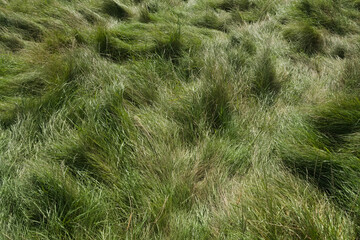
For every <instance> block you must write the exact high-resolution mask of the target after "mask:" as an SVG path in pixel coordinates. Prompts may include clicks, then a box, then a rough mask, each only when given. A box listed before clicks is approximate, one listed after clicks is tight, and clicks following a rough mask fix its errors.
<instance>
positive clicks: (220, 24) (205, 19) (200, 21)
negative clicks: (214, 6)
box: [194, 11, 226, 31]
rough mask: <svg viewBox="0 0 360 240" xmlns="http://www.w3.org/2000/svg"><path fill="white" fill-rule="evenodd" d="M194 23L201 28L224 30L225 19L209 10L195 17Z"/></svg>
mask: <svg viewBox="0 0 360 240" xmlns="http://www.w3.org/2000/svg"><path fill="white" fill-rule="evenodd" d="M194 25H195V26H198V27H203V28H209V29H215V30H219V31H226V19H223V18H222V17H221V16H218V15H217V14H216V13H215V12H213V11H209V12H206V13H205V14H203V15H202V16H199V17H197V18H196V19H195V21H194Z"/></svg>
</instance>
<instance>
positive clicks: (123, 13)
mask: <svg viewBox="0 0 360 240" xmlns="http://www.w3.org/2000/svg"><path fill="white" fill-rule="evenodd" d="M102 10H103V11H104V12H105V13H106V14H109V15H110V16H112V17H114V18H117V19H120V20H126V19H129V18H131V16H132V12H131V11H130V9H129V8H128V7H127V6H125V5H124V4H121V3H118V2H117V1H115V0H104V1H103V4H102Z"/></svg>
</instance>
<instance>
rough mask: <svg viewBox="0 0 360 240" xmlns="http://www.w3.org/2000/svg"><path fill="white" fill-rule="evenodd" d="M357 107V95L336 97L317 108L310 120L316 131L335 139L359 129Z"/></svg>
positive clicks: (359, 110) (359, 103) (359, 113)
mask: <svg viewBox="0 0 360 240" xmlns="http://www.w3.org/2000/svg"><path fill="white" fill-rule="evenodd" d="M359 107H360V101H359V99H358V98H357V97H345V98H343V99H337V101H333V102H329V103H327V104H325V105H323V106H321V108H318V109H317V110H316V111H315V112H314V114H313V115H312V116H311V118H312V120H311V121H312V123H313V124H314V126H315V128H316V129H317V130H318V131H320V132H321V133H323V134H325V135H327V136H328V137H330V138H331V139H333V140H335V141H337V140H340V139H341V136H344V135H347V134H351V133H354V132H357V131H359V129H360V124H359V119H360V108H359Z"/></svg>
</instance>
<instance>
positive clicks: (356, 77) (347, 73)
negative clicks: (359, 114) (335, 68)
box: [341, 58, 360, 93]
mask: <svg viewBox="0 0 360 240" xmlns="http://www.w3.org/2000/svg"><path fill="white" fill-rule="evenodd" d="M359 67H360V65H359V62H358V60H357V59H356V58H355V59H348V60H347V61H346V62H345V67H344V70H343V71H344V72H343V74H342V79H341V83H342V84H343V86H344V87H345V89H346V90H347V91H348V92H349V93H353V92H354V91H355V92H358V91H359V90H360V71H359Z"/></svg>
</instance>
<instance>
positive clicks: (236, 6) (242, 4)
mask: <svg viewBox="0 0 360 240" xmlns="http://www.w3.org/2000/svg"><path fill="white" fill-rule="evenodd" d="M252 4H253V3H251V2H250V1H249V0H224V1H221V2H219V3H218V4H215V7H217V8H220V9H223V10H225V11H235V10H241V11H244V10H248V9H249V8H250V7H251V6H252Z"/></svg>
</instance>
